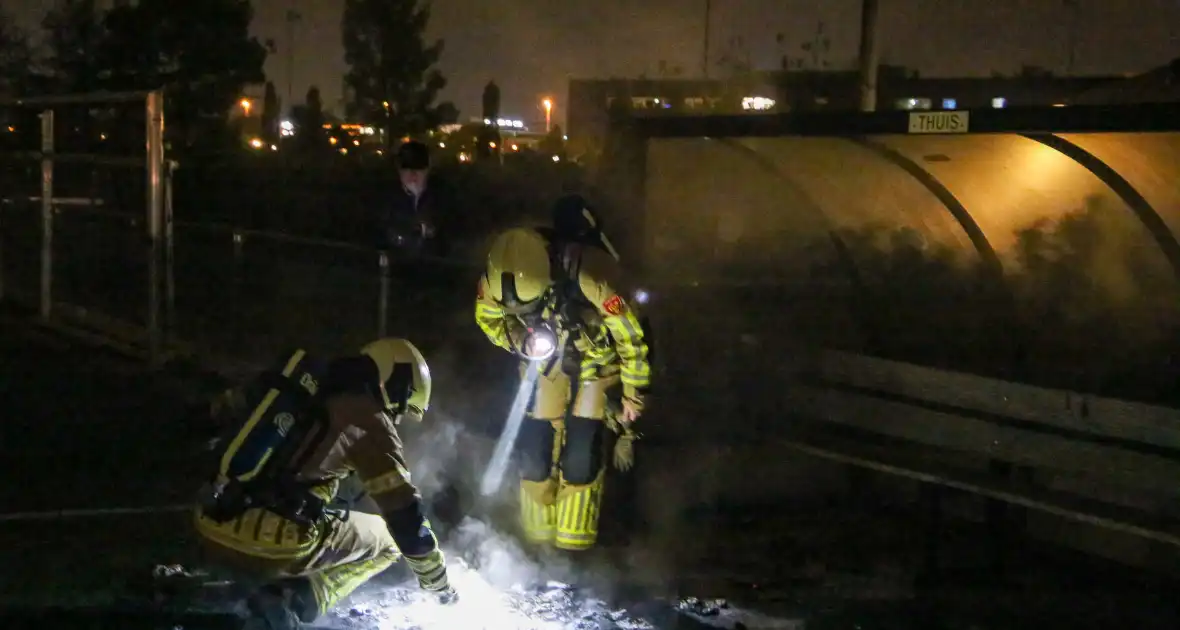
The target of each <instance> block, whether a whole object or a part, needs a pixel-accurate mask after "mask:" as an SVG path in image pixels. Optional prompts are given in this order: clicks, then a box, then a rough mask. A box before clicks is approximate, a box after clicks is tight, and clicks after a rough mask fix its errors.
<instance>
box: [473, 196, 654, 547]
mask: <svg viewBox="0 0 1180 630" xmlns="http://www.w3.org/2000/svg"><path fill="white" fill-rule="evenodd" d="M573 210H576V212H573ZM579 217H581V218H580V219H579ZM554 218H555V225H556V228H557V229H547V228H536V229H530V228H518V229H512V230H508V231H507V232H504V233H503V234H501V235H499V236H498V237H497V238H496V239H495V241H494V243H493V245H492V248H491V251H490V252H489V255H488V265H487V272H486V273H485V274H484V275H483V277H481V279H480V281H479V288H478V297H477V299H476V305H475V319H476V322H477V323H478V324H479V327H480V328H481V329H482V330H483V332H484V334H486V335H487V337H488V339H489V340H490V341H491V342H492V343H494V344H495V345H497V346H499V347H501V348H504V349H506V350H508V351H510V352H513V353H515V354H517V355H519V356H520V357H521V358H522V359H524V361H523V364H522V367H521V370H522V374H524V373H525V370H537V371H538V372H539V374H538V376H537V380H536V386H535V390H534V392H533V397H532V400H531V402H530V405H529V409H528V417H527V418H526V419H525V420H524V424H523V426H522V427H521V430H520V436H519V438H518V441H517V448H518V455H519V457H520V465H521V475H522V479H521V482H520V503H521V505H520V508H521V521H522V527H523V530H524V534H525V537H526V538H528V539H529V540H530V541H531V542H534V543H541V544H551V545H553V546H554V547H557V548H559V549H565V550H582V549H588V548H590V547H593V546H594V544H595V543H596V542H597V538H598V517H599V508H600V506H601V503H602V493H603V478H604V474H605V465H604V460H605V459H606V456H607V453H606V443H607V437H608V436H607V434H606V431H607V430H608V426H607V425H608V423H609V424H610V425H611V426H610V428H611V429H614V430H616V431H617V432H619V433H620V439H619V441H618V442H617V444H616V451H615V455H616V457H615V459H616V465H618V467H619V468H621V469H624V470H625V469H626V468H627V467H629V465H630V462H629V458H630V449H629V447H630V444H631V440H632V439H633V438H634V435H635V434H634V433H633V431H632V429H631V423H633V422H634V421H635V420H636V419H637V418H638V417H639V415H640V413H641V412H642V410H643V404H644V395H645V393H646V392H647V389H648V387H649V383H650V379H651V367H650V363H649V357H648V354H649V353H648V342H647V340H646V339H645V335H644V332H643V328H642V327H641V325H640V319H639V317H638V313H637V312H636V310H635V309H634V307H633V306H632V305H630V304H629V303H628V302H627V301H626V300H624V299H623V297H622V296H620V295H619V293H618V292H617V291H616V286H617V280H618V279H617V275H618V271H619V269H618V262H617V256H615V254H614V251H613V249H612V248H611V247H610V245H609V242H608V241H606V239H605V238H602V237H601V235H600V234H599V233H598V232H597V230H596V229H594V228H595V226H596V220H595V219H594V217H593V214H592V213H591V212H590V211H589V210H588V209H586V208H585V206H584V202H582V201H581V199H580V198H579V197H568V198H565V199H563V200H562V201H559V202H558V205H557V206H556V208H555V217H554ZM578 226H581V227H580V228H579V227H578ZM620 386H621V387H620ZM620 390H621V391H620ZM620 398H621V400H620ZM620 402H621V405H620V404H619V403H620ZM620 406H621V409H620V408H619V407H620ZM624 445H625V446H626V448H620V447H623V446H624Z"/></svg>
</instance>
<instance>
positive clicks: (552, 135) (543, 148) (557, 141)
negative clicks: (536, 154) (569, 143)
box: [537, 125, 565, 155]
mask: <svg viewBox="0 0 1180 630" xmlns="http://www.w3.org/2000/svg"><path fill="white" fill-rule="evenodd" d="M537 150H538V151H540V152H541V153H544V154H546V155H564V154H565V133H564V132H563V131H562V130H561V125H553V127H552V128H551V129H550V130H549V133H547V134H545V137H544V138H541V141H540V142H539V143H537Z"/></svg>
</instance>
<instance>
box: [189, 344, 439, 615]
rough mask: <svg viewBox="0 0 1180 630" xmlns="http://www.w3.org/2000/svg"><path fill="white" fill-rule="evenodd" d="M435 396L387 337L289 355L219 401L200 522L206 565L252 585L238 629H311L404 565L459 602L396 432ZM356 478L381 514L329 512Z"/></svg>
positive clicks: (416, 366)
mask: <svg viewBox="0 0 1180 630" xmlns="http://www.w3.org/2000/svg"><path fill="white" fill-rule="evenodd" d="M430 388H431V381H430V370H429V368H428V367H427V365H426V361H425V360H424V359H423V357H422V354H421V353H420V352H419V351H418V349H417V348H415V347H414V345H413V344H411V343H410V342H408V341H406V340H404V339H393V338H388V339H381V340H378V341H375V342H373V343H371V344H369V345H367V346H365V347H364V348H363V349H362V350H361V351H360V353H358V354H356V355H352V356H345V357H340V358H334V359H322V358H319V357H314V356H312V355H309V354H308V353H306V352H305V351H303V350H297V351H295V352H293V353H291V354H290V355H289V356H288V357H286V359H285V360H284V361H283V362H282V363H281V364H279V365H276V366H275V369H274V370H270V371H266V372H263V373H262V374H260V375H259V376H257V377H256V378H254V379H253V380H252V381H250V382H249V383H247V384H246V385H244V386H242V387H239V388H235V389H232V390H229V391H228V392H226V393H225V394H224V395H223V397H222V399H221V400H220V401H219V402H218V404H217V405H216V407H217V408H218V414H217V415H218V416H220V417H221V418H222V419H223V422H222V423H221V426H222V427H223V428H222V431H221V433H220V437H219V439H218V440H217V441H216V442H215V444H216V446H215V448H214V449H213V452H214V453H215V455H216V458H215V459H216V464H215V468H216V469H215V470H212V471H210V477H209V479H208V480H207V482H206V483H205V485H204V486H203V487H202V489H201V493H200V496H199V501H198V506H197V508H196V511H195V515H194V516H195V525H196V529H197V532H198V534H199V539H200V541H201V543H202V548H203V549H204V551H205V552H206V556H207V559H208V560H209V561H210V562H212V563H213V564H215V565H218V566H220V567H222V568H224V569H227V570H230V571H231V572H233V573H234V574H236V575H237V576H239V577H241V578H242V579H244V580H247V581H249V582H255V583H257V584H259V585H260V586H259V588H257V590H256V591H255V592H254V594H253V595H252V596H251V597H250V598H249V600H248V602H247V604H248V609H249V611H250V615H249V618H248V620H247V621H246V627H249V628H258V629H260V630H261V629H269V630H286V629H288V628H297V627H299V625H301V623H310V622H312V621H314V620H315V619H316V618H317V617H319V616H320V615H322V614H324V613H325V612H327V611H328V610H330V609H331V608H332V607H333V606H334V605H335V604H336V603H337V602H338V601H340V600H341V599H342V598H344V597H346V596H347V595H348V594H349V593H351V592H352V591H353V590H354V589H356V588H357V587H358V586H360V585H361V584H363V583H364V582H365V581H367V580H368V579H369V578H371V577H372V576H374V575H376V574H378V573H380V572H381V571H383V570H385V569H386V568H387V567H389V566H390V565H392V564H393V563H394V562H396V561H397V559H398V558H399V557H404V558H405V560H406V563H407V565H408V566H409V568H410V569H411V570H412V571H413V572H414V574H415V575H416V576H417V578H418V581H419V584H420V586H421V587H422V588H423V589H425V590H427V591H430V592H433V593H435V594H436V595H437V596H438V598H439V600H440V601H441V602H443V603H450V602H451V601H454V600H455V599H456V595H455V592H454V590H453V589H452V588H451V586H450V584H449V582H448V579H447V570H446V565H445V561H444V558H443V554H442V552H441V551H440V550H439V548H438V541H437V540H436V538H435V536H434V533H433V531H432V530H431V526H430V521H429V520H427V518H426V515H425V514H424V512H423V505H422V498H421V496H420V494H419V492H418V490H417V489H416V488H415V487H414V485H413V484H412V483H411V481H410V474H409V472H408V471H407V467H406V460H405V455H404V453H403V449H402V442H401V439H400V437H399V436H398V432H397V424H398V423H400V422H401V421H402V420H404V419H407V418H409V419H413V420H418V421H420V420H421V419H422V418H423V415H424V414H425V413H426V411H427V409H428V408H429V405H430ZM352 475H355V477H352ZM354 479H355V480H359V481H360V482H361V483H363V485H364V489H365V491H367V493H368V495H369V496H370V498H371V500H372V504H373V505H374V506H375V507H376V508H377V509H372V510H370V511H372V512H376V514H368V513H362V512H360V511H357V510H353V509H351V506H349V505H340V504H339V502H337V501H335V499H336V498H337V497H336V495H337V492H338V490H340V487H341V484H342V483H343V482H346V481H348V482H351V481H353V480H354Z"/></svg>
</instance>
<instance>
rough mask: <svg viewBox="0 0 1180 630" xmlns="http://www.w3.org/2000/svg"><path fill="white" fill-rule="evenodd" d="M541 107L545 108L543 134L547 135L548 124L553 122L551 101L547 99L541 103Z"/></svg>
mask: <svg viewBox="0 0 1180 630" xmlns="http://www.w3.org/2000/svg"><path fill="white" fill-rule="evenodd" d="M541 106H542V107H544V108H545V133H549V128H550V123H551V122H552V120H553V100H552V99H548V98H547V99H545V100H543V101H541Z"/></svg>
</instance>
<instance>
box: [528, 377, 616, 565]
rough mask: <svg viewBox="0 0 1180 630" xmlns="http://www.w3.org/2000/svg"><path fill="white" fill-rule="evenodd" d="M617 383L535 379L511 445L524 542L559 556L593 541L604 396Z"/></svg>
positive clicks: (600, 472) (602, 444) (595, 537)
mask: <svg viewBox="0 0 1180 630" xmlns="http://www.w3.org/2000/svg"><path fill="white" fill-rule="evenodd" d="M617 384H618V377H617V376H613V377H608V378H602V379H596V380H590V381H581V382H578V381H572V380H571V379H570V378H569V377H568V376H566V375H565V374H563V373H561V371H560V370H556V369H555V370H552V371H551V373H549V374H542V375H540V376H539V377H538V378H537V387H536V390H535V391H534V392H533V399H532V401H531V404H530V407H529V416H528V418H526V419H525V421H524V424H523V426H521V431H520V437H519V438H518V441H517V452H518V454H519V457H520V467H521V482H520V510H521V512H520V517H521V527H522V529H523V530H524V535H525V537H526V538H527V539H528V540H530V541H532V542H535V543H542V544H552V545H553V546H555V547H557V548H559V549H566V550H582V549H589V548H590V547H593V546H594V544H595V543H596V542H597V541H598V520H599V512H600V508H601V506H602V493H603V479H604V472H605V454H606V451H605V449H606V438H607V426H606V422H605V418H606V401H607V392H608V390H610V388H612V387H614V386H616V385H617Z"/></svg>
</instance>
